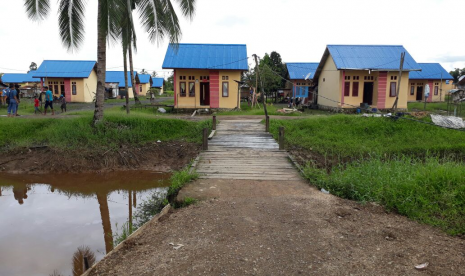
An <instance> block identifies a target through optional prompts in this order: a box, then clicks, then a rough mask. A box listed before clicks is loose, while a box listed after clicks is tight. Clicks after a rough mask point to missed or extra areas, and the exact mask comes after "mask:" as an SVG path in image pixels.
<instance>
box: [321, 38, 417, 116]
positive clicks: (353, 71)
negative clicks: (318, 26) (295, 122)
mask: <svg viewBox="0 0 465 276" xmlns="http://www.w3.org/2000/svg"><path fill="white" fill-rule="evenodd" d="M402 52H405V53H406V54H405V60H404V66H403V70H404V72H403V74H402V82H401V87H400V93H399V101H398V105H397V106H398V108H400V109H407V99H408V93H409V81H408V79H409V72H411V71H419V70H421V66H420V65H418V64H417V63H416V61H415V60H414V59H413V58H412V56H410V54H409V53H408V52H407V50H405V48H404V47H403V46H400V45H328V46H327V47H326V50H325V52H324V55H323V58H322V59H321V62H320V65H319V66H318V69H317V71H316V72H315V76H314V78H313V81H315V82H318V95H319V96H322V97H318V105H319V106H320V107H322V108H329V109H341V108H343V109H346V108H349V109H350V108H356V107H359V106H361V105H363V106H365V105H368V106H371V107H373V108H377V109H389V108H391V107H392V106H393V104H394V101H395V97H396V90H397V85H398V77H399V66H400V58H401V53H402Z"/></svg>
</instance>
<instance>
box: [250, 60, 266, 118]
mask: <svg viewBox="0 0 465 276" xmlns="http://www.w3.org/2000/svg"><path fill="white" fill-rule="evenodd" d="M253 56H254V58H255V66H256V68H257V80H258V77H259V76H260V69H259V66H258V58H257V55H256V54H254V55H253ZM260 84H261V85H262V91H261V92H262V104H263V109H264V110H265V118H266V117H268V111H267V110H266V103H265V91H264V90H263V80H262V79H260Z"/></svg>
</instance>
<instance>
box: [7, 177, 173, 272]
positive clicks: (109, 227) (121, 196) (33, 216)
mask: <svg viewBox="0 0 465 276" xmlns="http://www.w3.org/2000/svg"><path fill="white" fill-rule="evenodd" d="M168 179H169V174H159V173H153V172H124V173H111V174H80V175H54V174H48V175H32V176H30V175H23V176H20V175H5V174H0V191H1V192H0V275H2V276H3V275H5V276H7V275H8V276H20V275H21V276H23V275H41V276H42V275H47V276H48V275H53V273H54V272H55V275H73V266H74V265H76V269H79V268H80V267H81V266H82V263H79V262H82V260H81V259H82V258H81V256H80V255H83V254H84V255H88V256H90V257H89V259H90V261H91V262H92V261H93V259H95V261H98V260H100V259H102V258H103V257H104V256H105V254H106V252H107V251H109V250H111V249H112V237H111V233H115V232H119V233H121V226H122V225H123V224H124V223H125V222H127V221H128V219H129V218H130V217H132V214H134V212H135V211H136V210H137V205H138V204H139V203H140V202H142V201H143V200H145V199H147V198H148V197H149V196H151V195H152V194H153V193H154V192H157V191H162V190H165V189H166V186H168V185H169V182H168ZM86 247H88V251H90V252H88V251H87V252H85V253H79V252H77V251H79V248H81V252H82V250H83V248H86ZM76 252H77V253H76ZM75 253H76V254H77V255H76V256H79V258H77V259H78V260H77V261H74V260H73V257H74V255H75ZM79 254H80V255H79Z"/></svg>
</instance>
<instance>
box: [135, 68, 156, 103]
mask: <svg viewBox="0 0 465 276" xmlns="http://www.w3.org/2000/svg"><path fill="white" fill-rule="evenodd" d="M137 75H138V76H139V82H140V85H139V90H138V93H139V95H141V96H143V97H145V96H147V93H148V92H150V88H151V87H152V83H153V79H152V76H151V75H149V74H137Z"/></svg>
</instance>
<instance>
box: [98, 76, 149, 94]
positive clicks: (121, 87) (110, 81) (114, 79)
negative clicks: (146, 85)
mask: <svg viewBox="0 0 465 276" xmlns="http://www.w3.org/2000/svg"><path fill="white" fill-rule="evenodd" d="M127 74H128V76H127V77H128V90H129V98H133V97H134V94H133V91H139V90H140V88H139V87H140V81H139V74H137V72H134V80H135V81H136V83H135V85H134V89H135V90H133V87H132V80H131V72H130V71H128V72H127ZM105 88H106V90H107V91H108V97H110V98H123V97H126V82H125V79H124V71H107V72H106V74H105ZM138 94H139V93H138ZM143 96H145V94H143Z"/></svg>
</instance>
